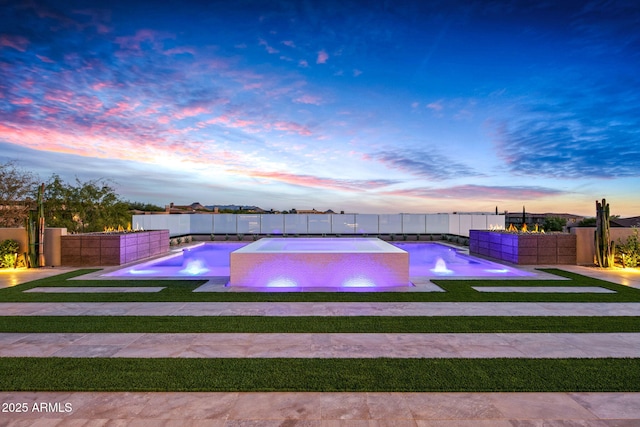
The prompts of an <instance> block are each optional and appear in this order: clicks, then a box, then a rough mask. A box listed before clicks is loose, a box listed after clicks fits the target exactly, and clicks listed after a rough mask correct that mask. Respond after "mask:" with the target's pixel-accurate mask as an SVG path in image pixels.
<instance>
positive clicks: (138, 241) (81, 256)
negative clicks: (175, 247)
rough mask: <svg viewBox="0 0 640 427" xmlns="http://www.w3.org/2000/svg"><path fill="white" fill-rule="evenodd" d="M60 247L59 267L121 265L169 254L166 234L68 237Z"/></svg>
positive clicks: (108, 234) (107, 234)
mask: <svg viewBox="0 0 640 427" xmlns="http://www.w3.org/2000/svg"><path fill="white" fill-rule="evenodd" d="M60 244H61V252H62V265H69V266H82V267H85V266H107V265H121V264H126V263H129V262H133V261H137V260H139V259H142V258H148V257H150V256H154V255H160V254H163V253H166V252H169V230H156V231H139V232H135V233H87V234H70V235H66V236H61V238H60Z"/></svg>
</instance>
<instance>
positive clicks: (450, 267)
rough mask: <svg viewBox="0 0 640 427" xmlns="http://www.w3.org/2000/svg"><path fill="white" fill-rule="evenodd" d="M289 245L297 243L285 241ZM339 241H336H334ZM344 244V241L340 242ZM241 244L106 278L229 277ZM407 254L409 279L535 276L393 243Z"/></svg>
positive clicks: (185, 252) (435, 246)
mask: <svg viewBox="0 0 640 427" xmlns="http://www.w3.org/2000/svg"><path fill="white" fill-rule="evenodd" d="M289 240H291V241H292V242H296V241H298V243H296V244H297V245H300V244H301V243H300V242H299V239H289ZM335 240H340V239H335ZM343 240H346V239H343ZM247 245H248V243H243V242H234V243H230V242H206V243H202V244H199V245H195V246H191V247H189V248H185V249H182V250H177V251H175V252H174V253H172V254H171V255H169V256H166V257H163V258H160V259H156V260H152V261H148V262H143V263H139V264H136V265H133V266H128V267H125V268H121V269H118V270H116V271H113V272H110V273H106V274H104V276H107V277H129V278H131V277H142V278H144V277H163V278H165V277H181V278H186V277H193V278H207V277H220V276H227V277H228V276H230V259H231V253H232V252H234V251H236V250H238V249H241V248H243V247H245V246H247ZM392 245H393V246H394V247H396V248H398V249H401V250H403V251H405V252H407V253H408V254H409V277H459V278H463V277H464V278H477V277H526V276H534V275H535V274H533V273H529V272H526V271H523V270H519V269H517V268H514V267H510V266H506V265H503V264H498V263H496V262H492V261H488V260H485V259H482V258H477V257H473V256H470V255H466V254H464V253H462V252H461V251H460V250H458V249H456V248H454V247H451V246H447V245H444V244H440V243H432V242H416V243H413V242H411V243H405V242H393V244H392Z"/></svg>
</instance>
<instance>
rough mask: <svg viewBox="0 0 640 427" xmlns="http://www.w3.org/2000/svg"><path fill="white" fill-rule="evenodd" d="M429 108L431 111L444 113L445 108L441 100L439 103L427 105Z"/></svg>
mask: <svg viewBox="0 0 640 427" xmlns="http://www.w3.org/2000/svg"><path fill="white" fill-rule="evenodd" d="M427 108H429V109H430V110H434V111H442V109H443V108H444V106H443V105H442V100H439V101H436V102H432V103H430V104H427Z"/></svg>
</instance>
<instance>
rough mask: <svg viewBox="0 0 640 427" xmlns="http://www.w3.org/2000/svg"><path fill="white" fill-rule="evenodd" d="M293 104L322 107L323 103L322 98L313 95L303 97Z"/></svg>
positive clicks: (295, 100)
mask: <svg viewBox="0 0 640 427" xmlns="http://www.w3.org/2000/svg"><path fill="white" fill-rule="evenodd" d="M293 102H297V103H298V104H313V105H320V104H321V103H322V98H320V97H319V96H313V95H302V96H299V97H298V98H296V99H294V100H293Z"/></svg>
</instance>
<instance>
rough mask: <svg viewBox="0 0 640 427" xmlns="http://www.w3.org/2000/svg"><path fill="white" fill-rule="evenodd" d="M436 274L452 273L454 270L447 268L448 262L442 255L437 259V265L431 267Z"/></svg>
mask: <svg viewBox="0 0 640 427" xmlns="http://www.w3.org/2000/svg"><path fill="white" fill-rule="evenodd" d="M431 271H432V272H434V273H436V274H451V273H453V270H449V269H448V268H447V263H446V262H445V261H444V260H443V259H442V258H440V257H438V259H437V260H436V265H435V267H433V268H432V269H431Z"/></svg>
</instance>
